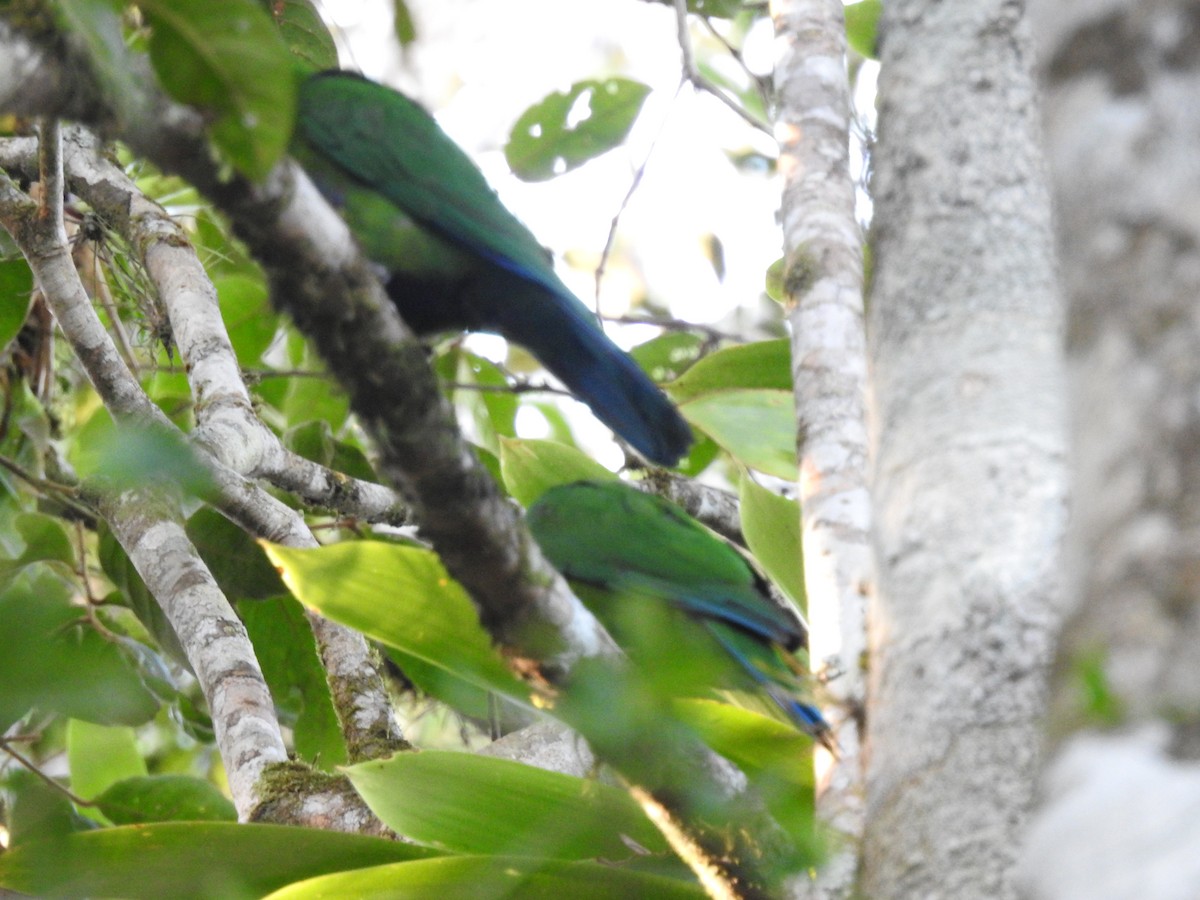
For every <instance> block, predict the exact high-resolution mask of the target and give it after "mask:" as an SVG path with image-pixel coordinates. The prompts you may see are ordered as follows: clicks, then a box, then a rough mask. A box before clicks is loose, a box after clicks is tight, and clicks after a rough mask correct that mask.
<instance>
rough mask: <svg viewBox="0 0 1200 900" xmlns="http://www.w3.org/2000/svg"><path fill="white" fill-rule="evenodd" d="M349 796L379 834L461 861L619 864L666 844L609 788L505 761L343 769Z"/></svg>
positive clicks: (442, 759)
mask: <svg viewBox="0 0 1200 900" xmlns="http://www.w3.org/2000/svg"><path fill="white" fill-rule="evenodd" d="M346 774H347V775H348V776H349V777H350V781H351V782H353V784H354V788H355V790H357V791H358V793H359V794H360V795H361V796H362V798H363V800H365V801H366V803H367V805H368V806H369V807H371V811H372V812H374V813H375V814H376V815H377V816H379V818H380V819H381V820H382V821H383V822H384V824H386V825H388V826H389V827H391V828H393V829H395V830H396V831H397V832H398V833H400V834H403V835H406V836H407V837H410V838H412V839H413V840H415V841H418V842H419V843H424V844H429V845H431V846H435V847H440V848H442V849H447V850H456V851H460V852H464V853H495V854H515V855H518V856H544V857H553V858H555V859H588V858H593V857H598V858H603V859H624V858H626V857H628V856H630V855H631V853H632V851H631V850H630V846H629V844H628V843H627V842H626V841H625V840H623V838H627V839H629V840H632V841H633V842H634V843H635V844H637V845H639V846H641V847H644V848H646V849H648V850H650V851H651V852H658V853H665V852H667V845H666V842H665V841H664V840H663V838H662V836H661V835H660V834H659V832H658V830H657V829H655V827H654V826H653V825H651V824H650V821H649V820H648V819H647V818H646V817H645V815H643V813H642V811H641V809H640V808H639V807H638V806H637V804H635V803H634V802H633V800H631V799H630V797H629V795H628V794H626V793H625V792H624V791H621V790H618V789H617V788H614V787H610V786H609V785H605V784H601V783H599V782H596V781H588V780H585V779H582V778H574V777H571V776H570V775H561V774H559V773H557V772H548V771H546V770H545V769H537V768H534V767H533V766H527V765H524V764H522V763H518V762H512V761H511V760H506V759H494V758H492V757H487V756H476V755H473V754H470V753H454V752H450V751H436V750H426V751H423V752H420V753H401V754H397V755H396V756H393V757H391V758H390V759H386V760H372V761H371V762H366V763H361V764H359V765H357V766H350V767H348V768H347V769H346Z"/></svg>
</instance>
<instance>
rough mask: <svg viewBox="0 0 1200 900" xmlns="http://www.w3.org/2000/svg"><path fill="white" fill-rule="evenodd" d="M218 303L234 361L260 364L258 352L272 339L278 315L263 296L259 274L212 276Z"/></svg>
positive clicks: (248, 364)
mask: <svg viewBox="0 0 1200 900" xmlns="http://www.w3.org/2000/svg"><path fill="white" fill-rule="evenodd" d="M213 287H215V288H216V289H217V298H218V300H219V301H220V306H221V318H222V319H223V320H224V322H225V328H226V330H227V331H228V332H229V340H230V343H232V344H233V352H234V353H235V354H236V355H237V360H238V365H241V366H246V367H249V366H256V365H259V364H261V362H262V355H263V353H264V352H265V351H266V349H267V348H268V347H269V346H271V341H273V340H274V339H275V332H276V330H277V329H278V327H279V319H278V317H277V316H276V315H275V314H274V313H273V312H272V310H271V304H270V301H269V300H268V299H267V286H266V284H265V283H263V280H262V278H254V277H251V276H249V275H236V274H232V275H225V276H224V277H221V278H216V279H214V280H213Z"/></svg>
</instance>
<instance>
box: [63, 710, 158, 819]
mask: <svg viewBox="0 0 1200 900" xmlns="http://www.w3.org/2000/svg"><path fill="white" fill-rule="evenodd" d="M67 762H68V764H69V765H70V767H71V791H72V793H74V794H75V795H76V796H79V797H83V798H84V799H85V800H90V799H92V798H93V797H96V796H99V795H100V794H101V793H103V792H104V791H105V790H106V789H107V788H108V787H109V786H110V785H113V784H115V783H116V782H118V781H121V780H122V779H125V778H137V777H140V776H143V775H145V774H146V762H145V760H143V759H142V755H141V754H140V753H139V752H138V748H137V740H136V738H135V737H134V734H133V729H132V728H109V727H106V726H104V725H93V724H91V723H90V722H81V721H79V720H78V719H72V720H71V721H70V723H69V724H68V725H67ZM83 814H84V815H85V816H88V817H89V818H97V819H99V815H98V814H97V813H96V811H95V810H94V809H92V808H90V807H84V808H83Z"/></svg>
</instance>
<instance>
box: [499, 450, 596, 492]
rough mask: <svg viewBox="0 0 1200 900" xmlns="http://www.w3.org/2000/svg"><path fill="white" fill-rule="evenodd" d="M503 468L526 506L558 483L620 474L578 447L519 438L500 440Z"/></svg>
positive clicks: (510, 487)
mask: <svg viewBox="0 0 1200 900" xmlns="http://www.w3.org/2000/svg"><path fill="white" fill-rule="evenodd" d="M500 471H501V473H502V474H503V476H504V486H505V488H506V489H507V490H508V492H509V493H510V494H512V495H513V497H515V498H516V499H517V502H518V503H520V504H521V505H522V506H528V505H529V504H530V503H532V502H533V501H534V500H536V499H537V498H538V497H540V496H542V494H544V493H545V492H546V491H547V490H549V489H550V488H552V487H554V486H555V485H557V484H569V483H570V482H572V481H584V480H596V479H600V480H609V481H613V480H616V478H617V476H616V475H615V474H613V473H612V472H610V471H609V470H608V469H606V468H604V466H602V465H600V463H598V462H596V461H595V460H594V459H592V458H591V457H590V456H588V455H587V454H585V453H583V452H582V451H580V450H576V449H575V448H574V447H568V446H567V445H566V444H559V443H556V442H554V441H537V440H520V439H517V438H511V439H510V438H505V439H502V440H501V441H500Z"/></svg>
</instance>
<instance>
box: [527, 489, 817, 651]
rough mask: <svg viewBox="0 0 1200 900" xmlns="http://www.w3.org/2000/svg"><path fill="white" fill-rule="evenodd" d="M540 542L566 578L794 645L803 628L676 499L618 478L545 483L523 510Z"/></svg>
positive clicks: (743, 562)
mask: <svg viewBox="0 0 1200 900" xmlns="http://www.w3.org/2000/svg"><path fill="white" fill-rule="evenodd" d="M528 521H529V527H530V530H531V531H532V532H533V535H534V537H535V538H536V539H537V542H538V544H539V545H540V546H541V548H542V550H543V551H544V552H545V553H546V556H547V557H548V558H549V559H550V561H551V562H552V563H554V565H555V566H556V567H557V568H558V569H559V570H561V571H562V572H563V573H564V574H565V575H566V576H567V577H569V578H573V579H577V580H579V581H582V582H585V583H588V584H593V585H599V586H603V587H605V588H608V589H610V590H613V591H629V592H633V593H637V594H649V595H652V596H656V597H660V598H662V599H664V600H667V601H669V602H671V603H673V604H675V605H676V606H678V607H680V608H682V609H684V610H685V611H686V612H689V613H691V614H693V615H697V616H700V617H707V618H711V619H716V620H720V621H724V622H728V623H729V624H731V625H734V626H736V627H739V628H742V629H744V630H746V631H749V632H751V633H753V634H756V635H759V636H761V637H763V638H765V639H767V640H770V641H774V642H775V643H778V644H780V645H781V646H783V647H787V648H794V647H795V646H796V645H798V644H799V643H800V641H801V640H802V637H803V631H802V626H801V625H800V624H799V622H798V621H797V620H795V619H794V618H793V617H792V616H790V615H788V614H787V613H785V612H784V611H783V610H782V609H780V608H779V607H778V606H776V605H775V604H774V603H773V602H771V600H770V599H768V597H767V596H766V586H765V584H764V583H763V582H762V580H761V578H760V577H759V576H758V574H757V573H756V572H755V571H754V570H753V569H752V568H751V567H750V565H749V564H748V563H747V562H746V560H745V559H743V558H742V556H741V554H739V553H738V552H737V551H736V550H734V549H733V548H732V547H730V546H729V545H728V544H726V543H725V542H723V541H722V540H721V539H720V538H718V537H716V536H715V535H713V534H712V533H711V532H709V531H708V530H707V529H706V528H704V526H702V525H700V524H699V523H698V522H696V521H695V520H694V519H692V518H691V517H690V516H688V515H687V513H685V512H684V511H683V510H681V509H680V508H679V507H678V506H676V505H675V504H674V503H671V502H669V501H667V500H664V499H662V498H661V497H656V496H654V495H653V494H646V493H643V492H641V491H638V490H636V489H634V488H631V487H629V486H627V485H624V484H622V483H620V482H616V481H610V482H587V481H584V482H575V483H574V484H567V485H559V486H557V487H554V488H551V489H550V490H548V491H547V492H546V493H545V494H543V495H542V497H541V498H539V499H538V501H537V502H536V503H534V504H533V506H531V507H530V509H529V518H528Z"/></svg>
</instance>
